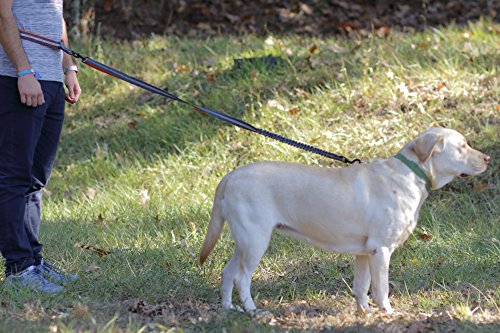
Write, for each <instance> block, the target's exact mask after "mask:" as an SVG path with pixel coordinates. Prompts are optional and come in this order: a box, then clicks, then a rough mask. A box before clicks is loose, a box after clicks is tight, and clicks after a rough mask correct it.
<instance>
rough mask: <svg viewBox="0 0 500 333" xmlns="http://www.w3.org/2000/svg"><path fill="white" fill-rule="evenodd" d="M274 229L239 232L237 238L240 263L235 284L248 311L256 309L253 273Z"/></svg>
mask: <svg viewBox="0 0 500 333" xmlns="http://www.w3.org/2000/svg"><path fill="white" fill-rule="evenodd" d="M271 233H272V229H271V230H269V231H268V232H267V233H266V232H265V231H262V230H261V231H259V232H257V231H256V230H253V232H252V233H239V235H240V236H242V237H239V239H235V242H236V247H238V248H239V254H240V265H239V267H238V269H239V272H238V274H237V276H236V280H235V284H236V288H237V289H238V293H239V295H240V300H241V303H243V308H244V309H245V311H247V312H251V311H254V310H255V309H256V306H255V303H254V301H253V299H252V295H251V292H250V286H251V284H252V275H253V273H254V272H255V270H256V269H257V267H258V266H259V262H260V260H261V259H262V256H263V255H264V253H265V252H266V249H267V246H268V245H269V241H270V239H271Z"/></svg>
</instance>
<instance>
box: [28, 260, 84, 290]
mask: <svg viewBox="0 0 500 333" xmlns="http://www.w3.org/2000/svg"><path fill="white" fill-rule="evenodd" d="M35 270H36V271H37V272H38V274H40V275H41V276H42V277H43V278H45V279H47V280H49V281H51V282H54V283H57V284H66V283H69V282H74V281H76V280H77V279H78V276H77V275H73V274H66V273H64V272H63V271H62V269H60V268H59V267H57V266H55V265H54V263H53V262H50V263H49V262H47V261H46V260H42V263H41V264H40V265H38V266H36V268H35Z"/></svg>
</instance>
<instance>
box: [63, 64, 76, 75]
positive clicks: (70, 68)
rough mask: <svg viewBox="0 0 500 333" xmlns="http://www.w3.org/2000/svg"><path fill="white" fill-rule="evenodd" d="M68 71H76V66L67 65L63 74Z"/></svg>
mask: <svg viewBox="0 0 500 333" xmlns="http://www.w3.org/2000/svg"><path fill="white" fill-rule="evenodd" d="M69 71H75V72H76V73H78V67H76V66H75V65H71V66H68V67H66V68H65V69H64V74H66V73H68V72H69Z"/></svg>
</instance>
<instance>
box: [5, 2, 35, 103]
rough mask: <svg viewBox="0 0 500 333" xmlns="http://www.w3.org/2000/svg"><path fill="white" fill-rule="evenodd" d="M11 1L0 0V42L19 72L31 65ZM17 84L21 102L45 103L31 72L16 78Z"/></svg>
mask: <svg viewBox="0 0 500 333" xmlns="http://www.w3.org/2000/svg"><path fill="white" fill-rule="evenodd" d="M12 2H13V0H1V1H0V43H1V44H2V47H3V49H4V50H5V53H7V56H8V57H9V59H10V60H11V61H12V63H13V64H14V68H15V69H16V71H17V72H18V73H19V72H21V71H24V70H27V69H30V68H31V65H30V62H29V60H28V56H27V55H26V53H25V52H24V48H23V44H22V43H21V38H20V37H19V29H18V27H17V23H16V19H15V18H14V14H13V13H12ZM17 86H18V89H19V95H20V97H21V103H23V104H26V105H27V106H33V107H36V106H38V105H42V104H43V103H45V100H44V98H43V92H42V88H41V86H40V83H39V82H38V80H37V79H36V77H35V76H34V75H33V74H28V75H24V76H22V77H20V78H18V81H17Z"/></svg>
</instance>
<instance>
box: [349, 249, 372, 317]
mask: <svg viewBox="0 0 500 333" xmlns="http://www.w3.org/2000/svg"><path fill="white" fill-rule="evenodd" d="M370 280H371V275H370V265H369V263H368V256H366V255H359V256H356V258H355V262H354V287H353V288H352V292H353V294H354V297H356V304H357V307H358V311H362V312H365V311H369V310H370V306H369V305H368V290H369V289H370Z"/></svg>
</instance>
